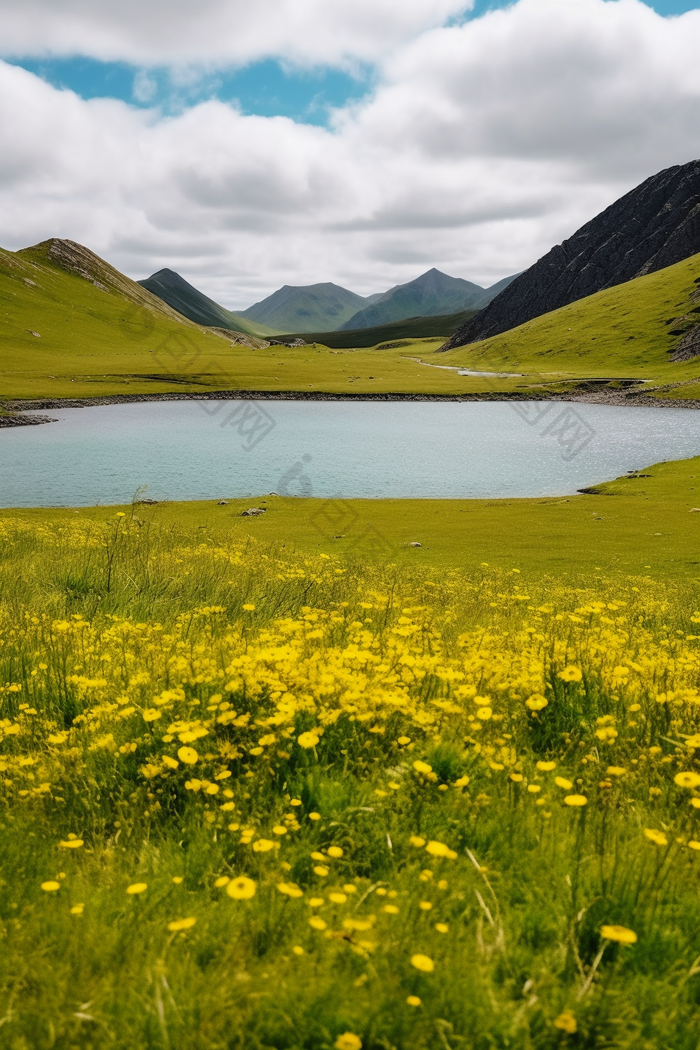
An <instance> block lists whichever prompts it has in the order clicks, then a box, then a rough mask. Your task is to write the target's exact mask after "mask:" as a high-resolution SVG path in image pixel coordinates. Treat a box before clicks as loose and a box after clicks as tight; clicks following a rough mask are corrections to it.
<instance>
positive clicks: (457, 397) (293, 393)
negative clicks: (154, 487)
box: [0, 390, 700, 428]
mask: <svg viewBox="0 0 700 1050" xmlns="http://www.w3.org/2000/svg"><path fill="white" fill-rule="evenodd" d="M158 401H379V402H381V401H386V402H396V401H408V402H411V401H413V402H421V401H432V402H452V401H492V402H497V401H569V402H574V403H578V404H588V405H617V406H623V405H624V406H628V407H630V408H639V407H643V408H688V409H700V399H696V398H687V399H681V398H651V397H649V395H644V394H636V393H629V392H625V391H612V390H606V391H603V390H600V391H595V392H594V391H584V392H581V391H579V392H574V391H569V392H565V393H556V394H554V393H553V394H551V395H549V396H548V397H546V396H543V395H542V394H535V393H530V394H528V393H527V392H526V391H519V392H517V393H516V392H511V391H493V392H482V393H473V394H402V393H377V394H372V393H365V394H355V393H350V392H348V393H341V392H336V393H325V392H322V391H311V392H307V391H304V390H212V391H206V392H203V393H199V394H198V393H180V392H178V391H173V392H172V393H163V394H155V393H154V394H111V395H107V396H105V397H75V398H72V397H70V398H27V399H21V400H20V399H14V398H13V399H7V400H5V401H2V402H0V407H2V408H3V409H5V411H7V412H8V413H9V414H8V415H0V428H3V427H22V426H39V425H41V424H43V423H56V422H57V420H56V419H52V418H51V417H50V416H26V415H23V413H24V412H30V411H31V412H36V411H47V410H48V411H51V410H52V409H53V410H56V409H62V408H98V407H100V406H105V405H128V404H138V403H141V402H158Z"/></svg>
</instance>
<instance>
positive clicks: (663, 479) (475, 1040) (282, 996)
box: [0, 460, 700, 1050]
mask: <svg viewBox="0 0 700 1050" xmlns="http://www.w3.org/2000/svg"><path fill="white" fill-rule="evenodd" d="M696 471H698V474H697V478H698V482H699V483H700V460H691V461H688V462H687V463H672V464H662V465H660V466H657V467H654V468H651V469H650V470H649V471H644V472H642V473H643V474H645V475H646V474H648V475H650V476H649V477H639V478H637V479H634V480H629V479H624V480H621V481H618V482H614V483H612V484H610V485H605V486H601V487H600V494H592V495H581V496H578V497H572V498H570V499H568V500H559V501H543V500H523V501H502V502H496V501H491V502H478V501H475V502H473V503H472V502H462V501H454V502H453V503H451V504H448V503H447V502H446V501H441V502H439V503H433V502H432V501H426V502H424V503H420V501H413V502H408V501H406V502H399V501H397V502H389V501H387V502H376V503H373V504H370V503H369V501H367V502H365V503H362V504H354V505H353V506H354V508H355V511H356V513H357V518H358V519H359V520H358V522H357V525H356V526H355V525H354V524H353V528H355V527H356V528H357V531H358V541H359V545H355V546H352V545H351V547H343V546H342V544H341V545H340V546H338V541H333V540H331V539H323V538H321V537H319V535H318V529H317V528H316V527H314V525H313V522H312V519H313V518H314V516H315V515H317V514H318V510H319V507H321V506H322V505H321V504H320V503H318V504H317V503H316V501H306V500H301V499H299V500H277V499H272V498H268V503H267V506H268V508H269V510H268V512H267V515H266V516H265V517H264V518H263V519H256V520H252V521H251V520H250V519H243V518H241V517H240V509H241V506H242V504H240V505H239V504H236V503H230V504H229V505H228V506H227V507H219V506H215V505H213V504H211V503H209V504H185V505H183V504H165V505H157V506H142V505H137V506H134V507H127V508H124V509H123V510H117V509H115V508H111V509H103V510H100V511H80V512H79V513H76V512H74V511H40V510H34V511H5V512H3V513H2V515H1V516H0V690H1V702H2V721H0V734H1V737H0V772H1V773H2V778H3V780H2V795H1V796H0V831H1V832H2V836H3V849H2V850H1V851H0V887H1V892H0V932H1V934H2V952H0V1045H2V1046H3V1047H4V1046H7V1047H8V1048H12V1050H29V1048H31V1050H44V1048H47V1050H48V1048H60V1050H74V1048H75V1050H78V1048H80V1050H83V1048H85V1047H90V1048H92V1050H98V1048H99V1050H101V1048H103V1047H105V1048H107V1047H112V1048H117V1050H133V1048H135V1047H139V1048H141V1047H144V1048H145V1047H148V1048H158V1050H171V1048H172V1050H174V1048H178V1050H179V1048H182V1050H190V1048H192V1050H220V1048H224V1047H225V1048H229V1047H231V1048H233V1047H235V1048H240V1050H243V1048H245V1050H248V1048H254V1050H263V1048H265V1050H268V1048H269V1050H273V1048H274V1050H331V1048H333V1050H360V1048H362V1047H364V1048H365V1050H392V1048H395V1050H404V1048H405V1050H434V1048H436V1047H439V1048H449V1050H457V1048H460V1047H464V1048H470V1050H471V1048H478V1050H481V1048H484V1050H486V1048H488V1050H491V1048H495V1050H501V1048H502V1050H506V1048H508V1050H513V1048H514V1050H550V1048H551V1050H554V1048H562V1047H576V1048H580V1047H585V1048H590V1050H593V1048H599V1047H615V1048H629V1050H638V1048H639V1050H652V1048H653V1050H657V1048H659V1047H673V1050H696V1048H697V1046H698V1039H699V1038H700V1026H699V1023H698V1016H699V1014H698V1003H699V1001H700V962H699V960H700V932H699V931H700V904H699V903H698V893H697V885H698V876H699V874H700V867H699V866H698V865H699V864H700V826H699V824H700V797H698V796H700V791H699V788H700V771H699V770H698V762H697V759H696V755H697V754H698V749H700V694H699V693H698V674H699V672H700V650H698V640H699V638H700V635H698V634H696V633H695V632H696V631H697V630H698V628H697V624H698V623H700V613H699V612H698V608H699V607H700V595H699V594H698V576H696V571H695V568H694V566H695V565H696V564H697V560H696V552H697V544H696V542H695V528H696V526H695V523H696V521H697V520H698V519H697V517H695V515H691V514H690V510H691V508H692V506H693V505H694V500H695V490H696V486H695V481H696ZM698 502H700V500H699V501H698ZM248 505H250V501H248ZM326 509H327V510H328V509H332V508H326ZM334 520H335V519H334ZM366 527H370V528H374V529H375V530H376V532H377V533H378V534H379V535H380V536H381V539H382V542H384V543H386V544H388V545H389V547H390V548H391V549H392V551H393V556H392V557H391V558H389V559H387V558H386V552H385V550H384V548H383V547H382V545H381V543H377V542H376V537H375V538H374V539H373V538H372V537H373V536H374V534H373V533H372V536H369V537H368V536H367V534H366V533H365V532H364V531H363V530H364V529H365V528H366ZM416 533H418V535H417V536H416ZM658 533H661V535H658ZM428 534H429V536H428ZM363 536H364V537H365V539H364V540H363ZM416 538H418V539H420V540H423V541H424V542H425V546H424V547H423V548H421V549H408V548H406V546H405V544H406V543H407V542H410V541H411V540H413V539H416ZM641 559H648V561H647V563H646V564H645V565H644V564H640V561H641ZM484 562H488V563H489V564H488V565H486V564H483V563H484ZM699 575H700V574H699Z"/></svg>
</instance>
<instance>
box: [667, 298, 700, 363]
mask: <svg viewBox="0 0 700 1050" xmlns="http://www.w3.org/2000/svg"><path fill="white" fill-rule="evenodd" d="M696 284H699V285H700V277H699V278H698V279H697V281H696ZM690 301H691V303H697V306H692V307H691V309H690V311H689V313H687V314H685V315H684V316H683V317H676V318H674V320H673V321H671V324H672V325H673V326H674V327H673V328H672V329H671V335H679V336H680V337H681V338H680V339H679V341H678V344H677V346H676V349H675V350H674V351H673V353H672V355H671V360H672V361H690V359H691V358H692V357H698V356H699V355H700V288H698V290H697V291H696V292H693V294H692V295H691V297H690Z"/></svg>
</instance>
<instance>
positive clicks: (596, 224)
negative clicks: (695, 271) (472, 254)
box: [441, 160, 700, 350]
mask: <svg viewBox="0 0 700 1050" xmlns="http://www.w3.org/2000/svg"><path fill="white" fill-rule="evenodd" d="M699 251H700V160H694V161H691V162H690V163H689V164H682V165H676V166H675V167H672V168H666V169H665V170H664V171H661V172H659V173H658V174H657V175H652V176H651V178H649V179H647V180H646V181H645V182H643V183H642V184H641V185H640V186H637V187H636V188H635V189H633V190H631V191H630V192H629V193H626V194H625V196H624V197H621V198H620V199H619V200H617V201H615V203H614V204H611V205H610V207H609V208H606V209H605V211H603V212H601V213H600V215H597V216H596V217H595V218H594V219H591V221H590V222H588V223H586V225H585V226H582V227H581V229H580V230H578V231H577V232H576V233H575V234H574V235H573V236H572V237H570V238H569V239H568V240H566V241H564V242H563V244H559V245H556V246H555V247H554V248H552V249H551V251H549V252H548V253H547V254H546V255H544V256H543V257H542V258H541V259H540V260H538V262H536V263H535V264H534V266H531V267H530V269H529V270H525V272H524V273H522V274H521V275H520V276H519V277H517V278H516V279H515V280H514V281H513V282H512V283H511V284H509V285H508V287H507V288H506V289H505V290H504V291H502V292H501V293H500V295H498V296H497V297H496V298H495V299H494V300H493V301H492V302H491V304H490V305H489V306H488V307H487V308H486V309H485V310H483V311H482V312H481V313H480V314H479V315H478V317H474V318H472V319H471V320H470V321H467V323H466V324H465V325H463V326H462V327H461V328H459V329H458V330H457V331H456V332H455V334H454V335H453V336H452V338H451V339H450V340H449V341H448V342H447V343H445V346H444V347H442V348H441V349H443V350H449V349H452V348H453V347H456V346H464V345H465V344H466V343H475V342H478V341H479V340H480V339H487V338H488V337H489V336H493V335H497V334H499V333H500V332H506V331H508V330H509V329H511V328H515V327H517V326H518V325H521V324H524V323H525V322H526V321H529V320H531V319H532V318H533V317H539V316H540V315H541V314H545V313H548V312H549V311H551V310H556V309H558V308H559V307H562V306H566V305H567V304H568V303H573V302H576V301H577V300H578V299H583V298H584V297H585V296H588V295H592V294H593V293H595V292H598V291H601V290H602V289H604V288H611V287H613V286H615V285H617V284H622V283H623V282H624V281H630V280H632V279H633V278H635V277H640V276H643V275H644V274H649V273H654V272H655V271H657V270H661V269H663V268H664V267H666V266H670V265H672V264H673V263H676V262H680V261H681V260H682V259H687V258H689V257H690V256H691V255H694V254H695V253H696V252H699Z"/></svg>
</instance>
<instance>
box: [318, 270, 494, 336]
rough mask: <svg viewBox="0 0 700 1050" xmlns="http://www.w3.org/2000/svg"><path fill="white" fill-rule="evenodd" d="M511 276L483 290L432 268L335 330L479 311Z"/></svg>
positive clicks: (385, 295)
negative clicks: (465, 311)
mask: <svg viewBox="0 0 700 1050" xmlns="http://www.w3.org/2000/svg"><path fill="white" fill-rule="evenodd" d="M512 280H514V278H513V277H506V278H504V280H502V281H499V282H498V284H495V285H494V286H493V287H492V288H488V289H485V288H482V287H481V286H480V285H478V284H473V283H472V282H471V281H464V280H462V278H461V277H448V275H447V274H446V273H441V271H440V270H436V269H434V268H433V269H432V270H428V272H427V273H424V274H421V276H420V277H417V278H416V279H415V281H409V283H408V284H400V285H397V286H396V287H395V288H390V289H389V291H388V292H385V293H384V294H383V295H380V296H377V297H376V298H375V301H374V302H373V303H372V304H371V305H369V306H365V308H364V309H362V310H360V311H359V313H356V314H354V315H353V316H352V317H350V318H349V320H347V321H346V322H345V323H344V324H341V325H340V326H339V328H338V331H340V332H342V331H345V330H347V329H352V328H371V327H374V326H375V325H380V324H381V325H383V324H390V323H391V322H392V321H403V320H405V319H406V318H407V317H435V316H437V315H444V314H454V313H457V312H458V311H463V310H480V309H482V308H483V307H484V306H486V305H487V303H490V302H491V300H492V299H493V298H494V297H495V296H496V295H498V293H499V292H500V291H501V289H502V288H505V287H506V286H507V285H508V284H510V282H511V281H512Z"/></svg>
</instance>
